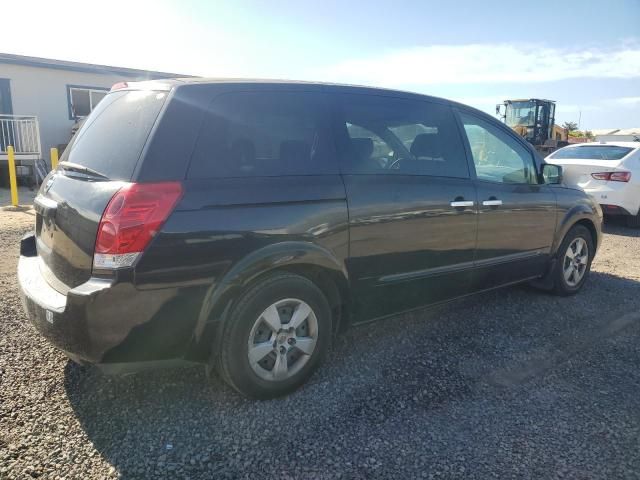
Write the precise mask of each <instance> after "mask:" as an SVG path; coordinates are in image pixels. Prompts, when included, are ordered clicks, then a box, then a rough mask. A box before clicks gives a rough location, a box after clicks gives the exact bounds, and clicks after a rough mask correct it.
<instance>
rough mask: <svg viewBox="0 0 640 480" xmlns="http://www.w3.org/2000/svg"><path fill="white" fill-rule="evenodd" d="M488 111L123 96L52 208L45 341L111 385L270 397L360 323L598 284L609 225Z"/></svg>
mask: <svg viewBox="0 0 640 480" xmlns="http://www.w3.org/2000/svg"><path fill="white" fill-rule="evenodd" d="M561 182H562V171H561V168H560V167H558V166H555V165H544V164H543V161H542V160H541V159H540V157H538V156H537V154H536V153H535V151H534V150H533V149H532V148H531V147H530V146H529V145H528V144H527V143H526V142H525V141H523V140H522V139H521V138H520V137H519V136H518V135H516V134H514V132H512V131H511V130H510V129H508V128H507V127H505V126H504V125H502V124H501V123H500V122H498V121H496V120H495V119H493V118H492V117H490V116H489V115H486V114H484V113H482V112H480V111H478V110H475V109H473V108H470V107H467V106H464V105H460V104H457V103H453V102H450V101H446V100H442V99H438V98H432V97H427V96H423V95H417V94H412V93H405V92H397V91H390V90H382V89H374V88H366V87H354V86H341V85H330V84H318V83H302V82H275V81H274V82H271V81H269V82H265V81H249V80H243V81H228V80H204V79H189V80H167V81H153V82H140V83H131V84H118V85H116V86H115V87H114V88H113V89H112V91H111V93H109V94H108V95H107V96H106V97H105V98H104V99H103V100H102V101H101V102H100V104H99V105H98V106H97V107H96V108H95V110H94V111H93V112H92V113H91V115H90V116H89V117H88V118H87V120H86V122H85V123H84V125H83V126H82V128H81V129H80V130H79V131H78V133H77V134H76V135H75V137H74V138H73V140H72V142H71V144H70V145H69V147H68V148H67V150H66V151H65V152H64V155H63V157H62V159H61V163H60V164H59V166H58V168H57V169H56V170H55V171H53V172H51V173H50V174H49V175H48V176H47V178H46V179H45V181H44V182H43V184H42V186H41V188H40V191H39V193H38V196H37V198H36V199H35V209H36V213H37V215H36V225H35V232H34V233H33V234H30V235H27V236H26V237H25V238H24V239H23V240H22V243H21V249H20V254H21V257H20V262H19V266H18V277H19V283H20V287H21V290H22V295H23V300H24V305H25V310H26V312H27V314H28V316H29V318H30V319H31V321H32V322H33V324H34V325H35V326H36V327H37V329H38V330H39V331H40V332H41V333H42V335H44V336H45V337H46V338H48V339H49V341H51V343H53V344H54V345H55V346H57V347H58V348H60V349H61V350H63V351H64V352H65V353H66V354H67V355H68V356H69V357H71V358H72V359H74V360H75V361H78V362H81V363H92V364H97V365H99V366H100V367H101V368H103V369H104V370H107V371H110V372H127V371H132V370H134V369H138V368H140V367H145V366H152V365H162V364H172V363H174V362H176V361H184V360H187V361H198V362H202V363H205V364H207V365H209V366H211V367H213V368H215V369H217V371H218V372H219V373H220V375H221V376H222V377H223V378H224V379H225V380H226V381H227V382H228V383H229V384H230V385H232V386H233V387H234V388H235V389H237V390H238V391H239V392H241V393H243V394H245V395H248V396H251V397H256V398H268V397H273V396H277V395H282V394H285V393H287V392H290V391H292V390H293V389H295V388H296V387H298V386H299V385H301V384H302V383H303V382H304V381H305V380H306V379H308V378H309V376H310V375H311V374H312V372H313V371H314V369H315V368H316V367H317V366H318V365H319V364H320V362H321V361H322V359H323V357H324V356H325V355H326V353H327V351H328V349H329V348H330V345H331V342H332V339H333V338H334V335H335V334H336V333H338V332H340V331H342V330H344V329H345V328H346V327H348V326H350V325H355V324H358V323H362V322H367V321H370V320H373V319H378V318H383V317H386V316H389V315H393V314H397V313H399V312H405V311H408V310H412V309H416V308H420V307H424V306H425V305H433V304H436V303H441V302H445V301H448V300H451V299H454V298H459V297H463V296H466V295H470V294H472V293H476V292H481V291H486V290H489V289H493V288H496V287H501V286H505V285H511V284H515V283H519V282H533V283H534V284H535V285H537V286H539V287H541V288H543V289H546V290H549V291H552V292H555V293H557V294H560V295H568V294H572V293H575V292H577V291H578V290H580V288H581V287H582V285H583V284H584V282H585V280H586V278H587V276H588V274H589V269H590V265H591V261H592V259H593V256H594V254H595V252H596V248H597V247H598V246H599V244H600V240H601V229H600V227H601V221H602V212H601V210H600V208H599V206H598V205H597V204H596V203H595V202H594V201H592V200H591V199H590V198H589V197H588V196H587V195H586V194H584V193H583V192H582V191H579V190H575V189H571V188H566V187H564V186H562V184H561Z"/></svg>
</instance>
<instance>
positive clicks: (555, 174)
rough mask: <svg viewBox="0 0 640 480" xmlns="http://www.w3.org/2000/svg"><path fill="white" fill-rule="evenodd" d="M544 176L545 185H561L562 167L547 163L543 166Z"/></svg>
mask: <svg viewBox="0 0 640 480" xmlns="http://www.w3.org/2000/svg"><path fill="white" fill-rule="evenodd" d="M542 176H543V177H544V182H545V183H547V184H549V185H559V184H561V183H562V167H561V166H560V165H553V164H551V163H545V164H544V165H543V166H542Z"/></svg>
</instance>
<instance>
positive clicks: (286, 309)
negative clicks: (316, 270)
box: [211, 273, 332, 399]
mask: <svg viewBox="0 0 640 480" xmlns="http://www.w3.org/2000/svg"><path fill="white" fill-rule="evenodd" d="M222 332H223V333H222V335H223V336H222V339H221V341H220V342H219V343H218V344H219V345H220V349H219V352H218V353H217V354H216V352H214V353H213V356H212V359H211V361H212V362H213V363H215V366H216V367H217V369H218V372H219V374H220V376H221V377H222V379H223V380H224V381H225V382H227V383H228V384H229V385H231V386H232V387H233V388H234V389H236V390H237V391H238V392H240V393H241V394H243V395H245V396H247V397H251V398H257V399H267V398H273V397H278V396H281V395H286V394H288V393H291V392H292V391H294V390H296V389H297V388H298V387H300V386H301V385H302V384H303V383H304V382H306V381H307V380H308V379H309V377H310V376H311V375H312V374H313V372H314V371H315V370H316V368H317V367H318V366H319V365H320V363H321V362H322V360H323V359H324V357H325V356H326V353H327V351H328V350H329V347H330V344H331V336H332V327H331V309H330V307H329V303H328V302H327V299H326V298H325V296H324V295H323V293H322V291H321V290H320V289H319V288H318V287H317V286H316V285H315V284H314V283H313V282H311V281H310V280H309V279H307V278H305V277H302V276H299V275H294V274H289V273H277V274H273V275H269V276H268V277H266V278H264V279H262V280H260V281H259V282H258V283H256V284H255V285H253V286H252V287H250V288H249V289H248V290H246V291H245V292H244V293H243V294H242V295H240V297H239V298H238V299H237V301H236V302H234V307H233V308H232V310H231V312H230V314H229V315H228V317H227V319H226V320H225V325H224V328H223V329H222Z"/></svg>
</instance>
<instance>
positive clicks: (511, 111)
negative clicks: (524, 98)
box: [505, 102, 536, 127]
mask: <svg viewBox="0 0 640 480" xmlns="http://www.w3.org/2000/svg"><path fill="white" fill-rule="evenodd" d="M535 119H536V105H535V103H533V102H511V103H510V104H508V105H507V111H506V118H505V122H506V123H507V125H508V126H510V127H516V126H518V125H524V126H529V125H534V124H535Z"/></svg>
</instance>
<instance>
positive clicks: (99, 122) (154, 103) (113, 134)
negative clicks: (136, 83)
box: [60, 90, 167, 180]
mask: <svg viewBox="0 0 640 480" xmlns="http://www.w3.org/2000/svg"><path fill="white" fill-rule="evenodd" d="M166 95H167V94H166V92H156V91H149V90H135V91H120V92H114V93H110V94H109V95H107V96H106V97H105V98H104V99H103V100H102V101H101V102H100V103H99V104H98V106H97V107H96V108H95V109H94V110H93V111H92V112H91V114H90V115H89V116H88V117H87V120H86V121H85V122H84V124H83V125H82V128H80V130H78V133H76V135H75V136H74V138H73V141H72V143H71V145H69V147H68V148H67V149H66V150H65V152H64V154H63V155H62V158H61V159H60V160H61V161H67V162H71V163H75V164H78V165H82V166H84V167H88V168H89V169H91V170H95V171H96V172H98V173H100V174H102V175H105V176H106V177H108V178H110V179H112V180H130V179H131V176H132V175H133V170H134V168H135V166H136V163H137V161H138V157H139V156H140V153H141V152H142V148H143V147H144V144H145V142H146V140H147V137H148V136H149V132H150V131H151V127H152V126H153V124H154V123H155V120H156V118H157V116H158V113H159V112H160V109H161V108H162V105H163V103H164V100H165V98H166Z"/></svg>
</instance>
